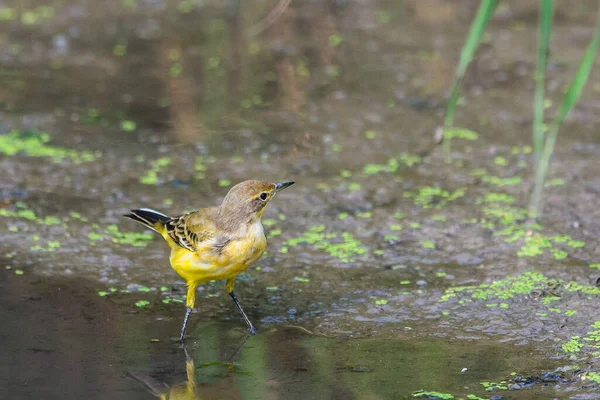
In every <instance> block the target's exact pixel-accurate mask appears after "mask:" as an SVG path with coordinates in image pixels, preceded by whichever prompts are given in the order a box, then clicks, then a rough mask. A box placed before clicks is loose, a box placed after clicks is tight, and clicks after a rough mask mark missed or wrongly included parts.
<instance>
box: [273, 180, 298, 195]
mask: <svg viewBox="0 0 600 400" xmlns="http://www.w3.org/2000/svg"><path fill="white" fill-rule="evenodd" d="M293 184H294V182H281V183H276V184H275V193H277V192H281V191H282V190H283V189H285V188H287V187H290V186H292V185H293Z"/></svg>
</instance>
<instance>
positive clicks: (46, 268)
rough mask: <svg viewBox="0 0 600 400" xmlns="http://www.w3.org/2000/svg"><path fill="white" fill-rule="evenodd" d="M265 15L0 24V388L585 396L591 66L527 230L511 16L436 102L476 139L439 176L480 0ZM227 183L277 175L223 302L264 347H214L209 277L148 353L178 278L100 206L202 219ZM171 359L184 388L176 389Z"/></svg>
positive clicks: (518, 18) (524, 137) (224, 317)
mask: <svg viewBox="0 0 600 400" xmlns="http://www.w3.org/2000/svg"><path fill="white" fill-rule="evenodd" d="M271 3H272V2H266V1H257V2H253V4H252V5H248V4H245V3H244V4H243V3H241V2H227V3H220V2H214V3H212V2H200V1H194V0H189V1H188V0H185V1H180V2H176V1H141V0H140V1H103V2H78V1H57V2H50V4H44V5H38V4H35V2H34V3H31V4H22V2H10V1H9V2H6V4H3V5H2V6H0V19H1V21H0V24H1V25H0V89H1V90H0V114H1V115H0V121H1V122H0V131H1V133H2V135H0V170H1V171H2V176H1V177H0V196H1V197H0V200H1V203H0V239H1V243H2V246H3V247H2V250H3V251H2V254H1V258H0V259H1V263H0V267H2V275H1V276H0V277H1V278H2V281H1V282H0V284H1V285H2V291H3V293H2V298H3V301H2V302H1V303H0V304H2V308H0V312H1V313H2V317H3V318H2V320H3V321H9V323H4V324H3V327H2V328H1V329H2V330H1V332H2V338H3V339H5V340H4V343H5V349H6V350H7V354H8V355H9V356H8V357H5V358H4V359H5V360H6V361H5V363H4V364H3V367H2V368H3V372H2V377H1V378H2V379H3V380H2V382H3V385H2V387H7V388H9V391H8V393H9V394H10V395H12V396H13V398H31V397H34V396H39V397H41V398H70V397H71V398H82V397H84V398H93V397H94V396H95V397H96V398H137V397H139V398H152V396H153V395H152V392H154V393H155V394H156V395H161V394H162V395H163V397H164V396H165V393H166V392H165V391H166V390H168V389H167V388H175V389H173V390H179V389H177V388H184V387H185V388H192V389H187V390H191V391H195V390H197V391H199V393H200V394H201V395H203V396H204V397H206V398H227V396H229V397H231V398H256V399H261V398H286V397H287V398H357V399H378V398H382V399H387V398H406V397H409V396H411V393H412V392H414V391H417V390H421V389H422V390H425V391H435V392H440V393H452V394H453V395H455V396H457V397H458V396H463V397H464V396H466V395H468V394H475V395H477V396H480V397H486V396H492V395H502V396H506V397H508V396H509V395H510V394H511V392H508V393H507V392H506V390H504V389H500V388H498V387H496V389H494V390H492V391H491V392H486V390H485V388H486V387H487V388H490V383H489V382H495V383H496V384H498V385H499V386H502V387H506V388H510V389H520V388H522V389H523V390H521V391H519V392H518V398H527V397H528V396H530V397H531V398H539V397H536V396H546V395H547V393H545V392H544V390H550V389H549V388H551V389H552V394H548V395H551V396H556V397H558V398H568V397H569V396H579V398H585V397H586V396H587V397H588V398H593V396H598V393H597V389H596V387H595V385H596V383H595V382H594V381H595V380H600V377H599V376H598V375H594V373H595V372H596V369H597V368H596V367H595V362H596V361H597V357H598V353H597V347H596V346H598V345H600V333H598V331H599V330H600V322H598V323H597V321H598V320H600V319H599V318H598V316H597V304H598V296H599V295H600V289H598V287H597V286H596V280H597V278H598V277H599V276H600V272H598V271H599V269H600V267H599V266H600V254H599V248H598V241H597V237H598V235H599V234H600V212H599V211H598V208H597V207H596V205H595V204H596V202H597V194H598V192H599V191H600V181H598V179H597V175H598V170H599V169H600V164H598V159H599V155H600V154H599V153H600V142H599V141H598V136H597V134H596V133H597V129H598V126H597V122H596V117H595V116H596V115H597V111H598V108H599V107H600V103H599V102H598V96H597V95H598V76H597V73H596V71H593V72H592V75H591V78H590V79H591V82H590V84H589V88H588V89H587V90H586V92H585V94H584V96H583V99H582V101H581V102H580V104H579V106H578V107H577V109H576V110H575V111H574V112H573V113H572V114H571V116H570V117H569V118H568V119H567V121H566V123H565V126H564V129H563V131H562V132H561V136H560V137H559V143H558V149H557V151H556V154H555V156H554V160H553V169H552V171H551V174H550V181H549V185H548V187H547V188H546V191H545V200H546V207H545V210H544V214H543V218H542V219H541V220H540V226H539V227H538V229H537V230H533V231H528V230H526V229H525V228H524V226H523V224H522V219H523V208H524V207H526V205H527V197H528V193H529V190H530V188H531V153H530V152H531V150H530V148H529V147H528V146H529V145H530V139H529V138H530V131H531V129H530V123H531V117H530V116H531V111H530V104H531V101H532V92H533V88H532V82H531V79H530V78H531V76H532V75H533V70H534V65H535V34H536V18H537V16H536V9H535V5H534V4H531V5H530V4H529V3H525V2H518V1H507V2H503V3H502V5H501V6H500V7H499V9H498V10H497V12H496V14H495V17H494V19H493V21H492V23H491V25H490V27H489V33H490V35H489V38H486V40H485V41H484V43H483V44H482V46H481V48H480V50H479V51H478V57H477V60H476V61H475V62H474V63H473V65H472V66H471V67H470V70H469V73H468V74H467V78H466V79H465V82H464V83H463V94H464V99H463V100H462V102H461V106H460V107H459V109H458V112H457V122H456V123H457V125H459V126H461V127H465V128H468V129H470V130H472V131H475V132H477V133H478V136H477V138H471V139H475V140H466V139H456V140H455V141H454V143H453V147H452V163H450V164H447V163H445V162H444V157H443V154H442V153H441V151H440V149H439V148H437V147H436V146H435V144H434V132H435V129H436V127H437V126H439V125H440V123H441V121H442V118H443V111H444V102H445V95H446V92H447V89H448V87H449V85H450V82H451V79H452V74H453V71H454V65H455V64H456V62H457V59H458V54H459V49H460V47H461V45H462V43H463V41H464V37H465V35H466V32H467V30H468V25H469V23H470V21H471V19H472V17H473V13H474V8H475V6H476V5H477V2H475V1H467V0H465V1H460V2H447V1H437V0H431V1H430V0H427V1H425V0H423V1H404V2H398V1H395V2H388V1H374V2H361V1H348V2H345V1H335V2H330V3H327V4H325V3H323V4H321V3H318V4H317V3H314V4H313V3H310V2H307V3H296V2H292V4H291V5H289V6H288V7H287V8H286V9H285V10H284V12H283V13H282V14H281V15H280V16H278V17H277V18H275V19H274V22H271V21H273V20H272V19H270V18H266V19H264V18H265V16H266V15H268V14H269V12H270V10H273V7H274V4H271ZM284 3H285V2H282V4H284ZM565 4H566V3H564V4H563V3H561V4H559V5H558V9H557V19H556V23H555V27H554V34H553V38H552V40H553V42H552V46H553V48H552V57H551V64H550V67H549V71H548V82H547V87H548V93H547V96H548V99H549V101H548V104H549V105H552V107H551V108H550V109H549V110H550V111H549V112H552V110H554V109H555V107H556V104H558V102H559V101H560V96H561V93H562V88H563V87H565V85H566V84H567V83H568V81H569V79H570V76H571V74H572V73H573V71H574V70H575V69H576V66H577V62H578V60H579V58H580V57H581V55H582V54H583V51H584V50H585V46H586V45H587V42H588V39H589V37H590V35H591V31H592V28H591V27H592V26H593V22H594V21H593V20H594V15H595V7H596V3H595V2H592V1H585V2H584V1H581V2H577V4H576V5H575V6H568V5H565ZM275 10H277V9H275ZM272 15H277V11H275V14H272ZM249 178H254V179H255V178H259V179H265V180H272V181H281V180H291V179H293V180H295V181H296V182H297V184H296V185H295V186H294V187H292V188H291V189H289V190H287V191H285V192H282V193H281V194H280V195H278V197H277V198H276V199H275V200H274V201H273V202H272V203H271V204H270V205H269V208H268V210H267V211H266V213H265V215H264V223H265V229H266V232H267V235H268V242H269V244H268V253H267V254H265V256H264V257H263V258H261V259H260V260H259V262H258V263H257V265H255V266H253V267H252V268H250V269H249V270H248V271H247V273H244V274H243V275H241V276H240V277H239V279H238V281H237V284H236V292H237V294H238V296H239V297H240V299H241V301H242V303H243V304H244V306H245V308H246V310H247V311H248V314H249V316H250V318H251V319H252V320H253V321H255V322H256V323H257V326H258V328H259V330H260V331H261V334H260V335H258V336H256V337H253V338H251V339H250V340H248V342H247V343H245V345H244V346H243V347H242V348H241V349H240V350H239V353H237V354H236V349H237V348H238V347H239V346H240V344H241V343H243V341H244V328H243V324H242V322H241V321H239V319H238V315H237V312H236V310H235V309H234V307H233V304H231V301H230V299H229V298H228V296H226V294H225V293H224V290H223V283H222V282H213V283H209V284H207V285H205V286H203V287H201V288H199V291H198V297H199V300H198V310H197V312H196V313H195V314H193V316H192V322H191V323H192V326H191V327H192V329H191V332H192V334H191V335H190V340H189V342H188V348H187V353H188V355H189V357H186V354H185V352H184V350H183V349H181V348H179V346H178V345H177V344H176V343H175V342H173V340H172V339H173V338H174V337H175V336H176V334H177V331H178V329H179V325H180V323H181V318H182V314H183V305H182V302H184V300H185V297H184V296H185V287H184V283H183V282H182V281H181V280H180V279H179V278H178V277H177V276H176V274H175V273H174V272H173V271H172V270H171V269H170V268H169V266H168V260H167V252H166V248H165V246H164V243H163V242H162V241H161V239H160V238H158V237H156V236H154V235H152V234H151V233H150V232H148V233H144V231H143V228H142V227H140V226H138V225H135V224H134V223H132V222H131V221H126V220H123V219H122V218H121V215H122V214H123V213H124V212H126V211H127V210H129V209H131V208H135V207H140V206H143V207H154V208H157V209H159V210H160V211H162V212H165V213H169V214H173V215H177V214H179V213H183V212H186V211H189V210H193V209H196V208H199V207H204V206H210V205H214V204H217V203H218V202H219V201H220V200H221V199H222V198H223V196H224V195H225V193H226V192H227V190H228V188H229V187H230V186H231V185H232V184H234V183H236V182H239V181H241V180H245V179H249ZM234 354H235V355H236V357H234V358H235V359H234V360H233V365H226V363H227V362H230V361H231V359H232V357H233V356H234ZM186 360H187V364H186ZM192 360H193V363H194V365H193V368H192V366H191V362H192ZM3 362H4V361H3ZM186 366H187V368H188V369H189V370H194V371H195V373H194V374H191V375H193V376H194V377H193V380H195V383H196V384H197V385H196V384H190V385H187V386H186V385H181V386H178V384H179V383H182V382H184V381H185V380H186V379H188V378H189V377H186ZM463 368H467V370H466V371H465V372H462V373H461V372H460V371H461V370H462V369H463ZM556 368H560V369H558V370H557V369H556ZM552 371H556V372H552ZM512 373H515V374H512ZM511 374H512V375H511ZM191 375H190V376H191ZM502 381H506V383H501V382H502ZM4 382H5V383H6V384H4ZM485 382H487V383H486V384H484V383H485ZM498 385H497V386H498ZM67 387H68V388H69V390H71V392H69V393H66V390H65V388H67ZM492 387H494V386H493V385H492ZM181 390H183V389H181ZM554 391H556V392H555V393H554ZM514 393H517V392H514ZM181 395H187V396H188V397H189V396H192V394H190V393H187V394H181ZM119 396H120V397H119ZM173 396H174V394H173ZM189 398H193V397H189Z"/></svg>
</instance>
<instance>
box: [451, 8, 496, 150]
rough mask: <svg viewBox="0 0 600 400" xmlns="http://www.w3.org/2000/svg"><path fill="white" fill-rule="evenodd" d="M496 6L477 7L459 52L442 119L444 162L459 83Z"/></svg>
mask: <svg viewBox="0 0 600 400" xmlns="http://www.w3.org/2000/svg"><path fill="white" fill-rule="evenodd" d="M497 4H498V1H497V0H483V1H482V2H481V4H480V5H479V9H478V10H477V14H476V15H475V19H474V20H473V22H472V23H471V27H470V28H469V34H468V35H467V41H466V42H465V45H464V46H463V48H462V50H461V52H460V59H459V62H458V66H457V67H456V73H455V74H454V81H453V82H452V87H451V89H450V96H449V98H448V106H447V107H446V117H445V118H444V136H443V148H444V153H445V154H446V160H447V161H449V160H450V142H451V138H449V137H447V135H446V131H448V130H450V129H451V128H452V126H453V124H454V112H455V111H456V103H457V102H458V94H459V88H460V82H461V81H462V79H463V77H464V75H465V71H466V70H467V66H468V65H469V63H470V62H471V60H472V59H473V54H475V50H476V49H477V46H478V45H479V42H480V41H481V37H482V36H483V33H484V32H485V28H486V26H487V24H488V22H489V20H490V18H491V16H492V14H493V13H494V9H495V8H496V5H497Z"/></svg>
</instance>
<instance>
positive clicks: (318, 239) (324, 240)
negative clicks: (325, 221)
mask: <svg viewBox="0 0 600 400" xmlns="http://www.w3.org/2000/svg"><path fill="white" fill-rule="evenodd" d="M285 244H286V246H285V247H284V248H286V251H285V252H286V253H287V250H288V247H287V246H289V247H294V246H298V245H300V244H310V245H312V246H314V247H315V248H316V249H320V250H324V251H325V252H326V253H327V254H329V255H330V256H332V257H335V258H337V259H339V260H340V261H342V262H343V263H348V262H353V261H355V260H356V257H357V256H359V255H362V254H365V253H366V252H367V248H366V247H364V246H363V245H362V244H361V242H360V241H358V240H357V239H355V238H354V236H353V235H352V234H351V233H349V232H342V233H341V234H339V233H337V232H327V231H326V228H325V225H317V226H313V227H312V228H310V229H309V230H307V231H306V232H304V233H303V234H302V235H301V236H299V237H296V238H291V239H288V240H287V241H286V242H285ZM282 249H283V248H282ZM280 251H281V250H280Z"/></svg>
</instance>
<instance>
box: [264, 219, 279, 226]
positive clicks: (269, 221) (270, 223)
mask: <svg viewBox="0 0 600 400" xmlns="http://www.w3.org/2000/svg"><path fill="white" fill-rule="evenodd" d="M276 223H277V220H276V219H273V218H265V219H263V220H262V224H263V225H264V226H273V225H275V224H276Z"/></svg>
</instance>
